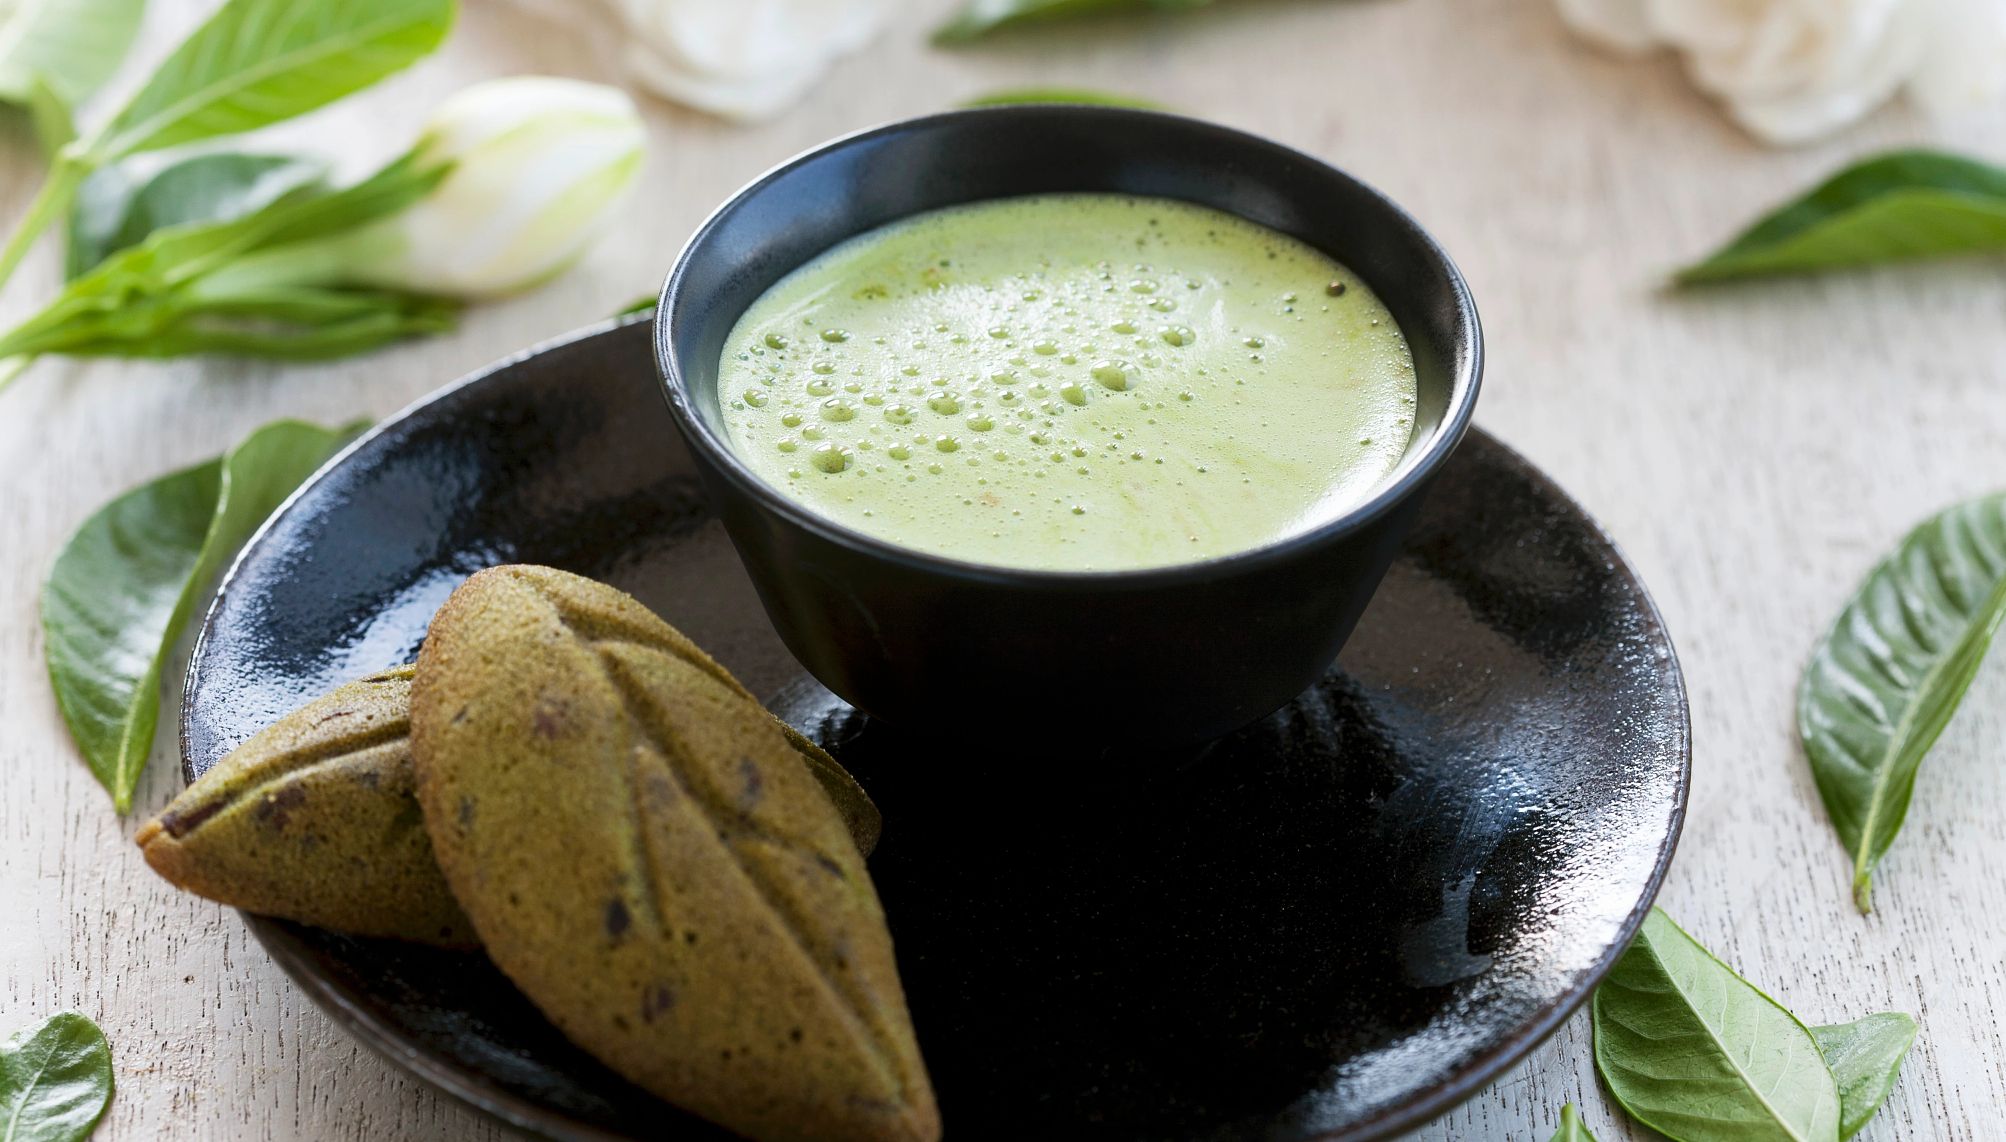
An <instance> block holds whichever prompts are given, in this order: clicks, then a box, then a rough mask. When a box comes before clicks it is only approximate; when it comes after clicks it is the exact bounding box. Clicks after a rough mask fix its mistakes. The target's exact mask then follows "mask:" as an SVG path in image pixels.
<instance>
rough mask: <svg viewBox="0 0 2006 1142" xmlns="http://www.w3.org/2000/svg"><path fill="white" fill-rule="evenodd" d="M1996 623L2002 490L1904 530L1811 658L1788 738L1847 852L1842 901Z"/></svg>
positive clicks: (1866, 890) (1891, 830)
mask: <svg viewBox="0 0 2006 1142" xmlns="http://www.w3.org/2000/svg"><path fill="white" fill-rule="evenodd" d="M2002 619H2006V493H2001V494H1997V495H1991V496H1986V497H1984V498H1982V499H1977V500H1973V501H1971V502H1969V503H1965V504H1960V505H1959V506H1957V507H1954V508H1951V509H1950V510H1949V511H1947V512H1944V513H1943V514H1942V515H1939V516H1937V517H1935V518H1933V519H1931V520H1929V521H1928V522H1926V523H1924V524H1923V525H1922V526H1920V527H1918V528H1916V529H1915V530H1914V531H1912V532H1910V533H1909V534H1908V536H1907V538H1905V539H1903V540H1902V542H1901V545H1900V546H1899V547H1897V548H1896V549H1895V550H1894V552H1893V553H1892V554H1890V555H1888V557H1887V558H1885V559H1883V560H1882V561H1881V562H1880V564H1879V565H1877V566H1876V567H1875V568H1874V569H1873V571H1872V572H1870V573H1869V574H1868V575H1867V579H1866V582H1864V583H1862V584H1861V585H1860V588H1859V590H1858V591H1856V592H1855V593H1854V595H1853V598H1852V601H1850V602H1848V603H1847V604H1846V608H1845V610H1843V611H1841V612H1840V613H1839V617H1838V619H1837V620H1836V621H1834V622H1833V624H1832V627H1831V630H1829V631H1828V632H1827V633H1826V635H1825V637H1824V639H1823V640H1821V641H1820V642H1819V643H1818V645H1817V647H1816V648H1815V649H1813V650H1812V652H1811V660H1810V662H1809V663H1808V664H1807V665H1806V666H1805V667H1804V678H1803V681H1802V682H1801V683H1800V685H1799V686H1798V690H1797V733H1798V736H1799V737H1800V738H1802V739H1803V742H1804V752H1805V755H1806V756H1807V757H1808V758H1809V759H1810V762H1811V775H1812V777H1813V778H1815V779H1816V781H1817V783H1818V793H1819V795H1820V796H1821V797H1823V798H1824V801H1825V810H1826V812H1827V813H1828V814H1829V815H1830V816H1831V818H1832V827H1833V828H1834V829H1836V830H1837V831H1838V833H1839V839H1840V840H1841V841H1843V842H1845V845H1846V851H1847V852H1849V853H1851V854H1852V855H1853V898H1854V901H1855V902H1856V903H1857V904H1858V905H1859V908H1860V911H1862V912H1866V911H1869V910H1870V909H1871V907H1872V892H1873V873H1874V867H1875V866H1876V865H1878V864H1879V863H1880V861H1881V858H1882V857H1884V856H1886V855H1887V852H1888V848H1889V847H1890V846H1892V845H1893V844H1894V841H1895V837H1896V835H1897V834H1899V833H1900V832H1901V827H1902V821H1903V819H1904V818H1905V817H1907V815H1908V806H1909V798H1910V796H1911V795H1912V794H1913V793H1914V792H1915V778H1916V771H1917V770H1918V769H1919V768H1920V767H1921V766H1922V759H1923V757H1924V756H1925V755H1927V754H1928V753H1929V750H1930V747H1931V746H1933V745H1935V744H1936V739H1937V737H1938V735H1940V734H1942V733H1943V729H1944V727H1945V726H1946V725H1948V724H1949V723H1950V719H1951V715H1953V714H1955V713H1956V712H1957V707H1958V704H1959V702H1961V701H1962V700H1963V698H1964V692H1965V691H1966V690H1968V689H1970V687H1971V681H1972V679H1973V678H1975V677H1976V676H1977V674H1978V668H1979V666H1980V664H1981V663H1983V662H1984V659H1985V652H1986V650H1987V649H1988V648H1989V647H1990V646H1991V645H1992V636H1993V634H1994V633H1995V632H1996V631H1997V630H1998V629H1999V624H2000V621H2001V620H2002Z"/></svg>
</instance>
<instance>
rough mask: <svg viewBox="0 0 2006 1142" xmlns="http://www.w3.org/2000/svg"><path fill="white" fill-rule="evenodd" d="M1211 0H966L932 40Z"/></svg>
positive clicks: (945, 40) (1177, 7) (973, 36)
mask: <svg viewBox="0 0 2006 1142" xmlns="http://www.w3.org/2000/svg"><path fill="white" fill-rule="evenodd" d="M1211 3H1212V0H967V3H965V4H963V5H962V7H961V10H960V11H959V12H956V13H955V14H954V16H953V18H951V19H950V20H948V22H947V23H946V24H943V25H942V26H941V27H940V28H939V29H938V30H936V31H935V32H934V34H933V38H934V42H935V43H942V44H957V43H966V42H967V41H969V40H974V39H979V38H981V37H982V36H986V35H988V34H989V33H990V32H993V31H995V30H996V29H998V28H1005V27H1009V26H1011V25H1013V24H1023V23H1032V22H1036V21H1041V20H1050V19H1062V18H1064V17H1068V16H1084V15H1089V14H1092V13H1097V12H1178V11H1183V10H1185V9H1187V8H1203V7H1206V6H1207V5H1209V4H1211Z"/></svg>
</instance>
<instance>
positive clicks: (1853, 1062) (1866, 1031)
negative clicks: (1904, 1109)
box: [1811, 1011, 1915, 1138]
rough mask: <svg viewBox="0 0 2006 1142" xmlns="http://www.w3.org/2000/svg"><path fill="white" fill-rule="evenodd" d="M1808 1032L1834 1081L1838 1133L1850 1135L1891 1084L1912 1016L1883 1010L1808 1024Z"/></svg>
mask: <svg viewBox="0 0 2006 1142" xmlns="http://www.w3.org/2000/svg"><path fill="white" fill-rule="evenodd" d="M1811 1035H1812V1037H1813V1038H1815V1039H1817V1040H1818V1049H1819V1050H1821V1051H1823V1052H1824V1053H1825V1065H1826V1066H1828V1067H1830V1068H1832V1079H1833V1081H1835V1082H1837V1083H1838V1084H1839V1137H1841V1138H1851V1137H1852V1136H1853V1135H1855V1134H1858V1133H1859V1132H1860V1128H1861V1127H1863V1126H1865V1125H1866V1124H1867V1123H1868V1122H1869V1121H1871V1120H1872V1119H1873V1117H1874V1115H1875V1114H1876V1113H1878V1112H1879V1111H1880V1109H1881V1104H1882V1103H1883V1102H1886V1101H1887V1099H1888V1095H1889V1093H1890V1092H1892V1091H1893V1090H1894V1089H1895V1079H1896V1078H1897V1077H1898V1076H1899V1075H1900V1074H1901V1069H1902V1060H1903V1059H1906V1058H1907V1057H1908V1049H1909V1047H1910V1046H1911V1045H1912V1044H1914V1043H1915V1020H1914V1019H1911V1018H1909V1017H1908V1016H1906V1015H1903V1014H1902V1013H1901V1012H1899V1011H1883V1012H1882V1013H1880V1014H1879V1015H1869V1016H1867V1017H1866V1018H1865V1019H1861V1020H1858V1021H1857V1022H1853V1023H1841V1024H1838V1025H1836V1026H1832V1027H1813V1028H1812V1029H1811Z"/></svg>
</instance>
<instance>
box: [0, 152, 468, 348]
mask: <svg viewBox="0 0 2006 1142" xmlns="http://www.w3.org/2000/svg"><path fill="white" fill-rule="evenodd" d="M449 169H450V168H449V167H446V166H444V165H432V166H425V165H421V162H420V160H419V159H418V158H417V157H416V156H415V155H414V154H407V155H405V156H404V157H402V158H400V159H398V160H396V161H395V162H392V163H390V164H389V165H388V166H386V167H384V168H383V169H382V170H381V171H378V172H377V173H376V174H375V175H372V176H371V177H370V178H368V179H366V180H364V181H362V182H360V183H357V184H356V185H354V186H349V187H343V188H342V189H340V190H335V191H329V192H326V193H321V192H318V191H317V190H315V189H314V188H312V187H296V188H294V189H293V190H291V191H288V192H286V193H284V194H282V195H280V197H279V198H278V199H277V200H276V201H274V202H271V203H269V204H268V205H266V206H264V207H263V208H261V209H259V210H257V211H255V212H253V213H251V214H248V215H245V216H243V217H241V218H235V219H231V220H229V221H224V222H211V223H192V224H188V225H183V226H169V227H165V228H163V229H159V230H156V231H154V232H153V233H152V234H151V235H149V236H148V237H147V239H146V240H145V241H144V242H141V243H140V244H139V245H137V246H133V247H130V248H128V249H125V250H120V251H118V252H117V253H114V254H112V255H111V256H110V257H108V258H106V259H105V260H104V262H103V263H101V264H100V265H98V266H97V267H96V268H94V269H92V270H91V271H89V272H88V273H86V274H84V275H83V276H81V277H79V278H77V279H76V280H74V281H72V282H70V283H69V284H68V285H66V286H65V287H64V288H63V292H62V293H61V294H59V295H58V296H57V297H56V299H55V300H54V301H53V302H51V303H50V304H49V305H48V306H47V307H46V308H44V309H43V310H42V311H41V312H40V313H37V314H35V315H34V316H32V317H30V318H28V319H27V320H26V321H24V322H22V323H21V324H20V325H18V326H16V327H15V328H14V329H12V330H10V331H9V332H8V333H6V334H5V335H4V336H0V358H7V357H17V356H23V355H32V354H40V353H71V354H100V355H121V356H135V355H146V356H161V355H163V353H162V352H161V351H155V352H150V353H144V354H141V353H138V352H136V351H135V346H137V345H138V344H139V343H140V342H143V341H145V340H146V339H148V338H154V337H163V338H164V337H166V335H167V333H168V331H169V330H171V329H174V328H176V327H183V326H186V325H187V324H189V323H190V322H193V321H199V320H200V319H201V318H202V316H203V313H204V310H205V308H209V307H216V306H227V305H228V304H229V303H230V302H231V301H232V300H233V299H236V298H239V297H242V296H244V295H246V294H263V293H266V292H268V291H270V290H273V289H276V288H279V287H281V286H288V287H295V288H314V287H326V286H330V285H338V284H339V283H340V279H341V278H342V277H343V268H342V266H341V264H340V262H339V260H338V259H335V258H331V257H328V256H327V255H329V254H330V253H331V251H330V249H329V248H328V247H327V246H326V245H325V244H321V243H320V240H321V239H331V238H333V237H335V236H337V235H340V234H344V233H347V232H349V231H351V230H355V229H357V228H359V227H361V226H363V225H364V224H366V223H369V222H373V221H375V220H376V219H378V218H383V217H387V216H389V215H391V214H395V213H396V212H398V211H400V210H403V209H404V208H405V207H407V206H409V205H411V204H412V203H413V202H416V201H417V200H418V199H420V198H422V197H424V196H425V194H426V193H427V192H429V191H430V190H431V189H432V188H433V187H434V186H436V185H437V184H438V182H439V180H440V179H441V178H443V177H445V174H446V172H447V171H448V170H449ZM375 296H377V297H385V296H391V295H385V294H382V293H380V292H378V293H376V294H375ZM395 296H396V297H398V298H399V301H398V305H397V308H404V309H408V308H410V306H411V304H412V302H411V301H410V295H395ZM440 304H443V303H438V302H432V303H430V316H431V317H432V318H436V317H437V316H438V313H439V306H440ZM378 308H379V309H382V308H384V307H381V306H379V307H378ZM378 324H379V326H380V325H381V321H380V319H379V322H378ZM377 343H380V341H379V342H377ZM179 351H180V352H192V351H194V350H191V349H187V348H182V349H180V350H179Z"/></svg>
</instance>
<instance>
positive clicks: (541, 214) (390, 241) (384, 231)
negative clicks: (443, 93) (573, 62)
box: [349, 76, 646, 298]
mask: <svg viewBox="0 0 2006 1142" xmlns="http://www.w3.org/2000/svg"><path fill="white" fill-rule="evenodd" d="M645 141H646V132H645V130H644V129H643V127H642V124H641V118H640V115H639V113H638V112H637V111H636V110H635V108H634V102H633V100H631V99H629V98H628V97H627V95H626V93H625V92H622V91H620V90H619V89H617V88H612V87H605V86H602V85H600V84H596V83H585V82H582V81H579V80H575V79H554V78H550V77H545V76H519V77H516V78H513V79H497V80H491V81H489V82H486V83H478V84H475V85H474V86H472V87H469V88H467V89H466V90H464V91H462V92H460V93H459V94H457V95H455V96H453V97H452V98H451V99H448V100H447V101H446V102H445V103H444V104H442V105H441V106H440V107H439V109H438V111H437V112H435V113H434V114H433V116H432V118H431V120H430V122H429V123H428V124H427V126H426V129H425V133H424V135H423V136H422V138H421V139H420V141H419V143H418V151H419V154H420V155H421V156H422V158H423V159H424V160H426V161H428V162H440V161H449V162H451V163H452V164H453V167H452V171H451V173H449V174H447V175H446V178H445V180H444V181H443V182H441V183H440V184H439V185H438V186H437V187H436V188H434V189H433V190H432V192H431V193H430V194H428V195H426V196H425V197H424V198H422V199H420V200H419V201H418V202H416V203H415V204H413V205H412V206H411V207H410V208H409V209H407V210H404V211H401V212H400V213H398V214H396V215H393V216H392V217H390V218H387V219H385V220H383V221H382V222H380V223H377V224H376V225H375V226H374V227H372V228H371V230H370V231H369V232H367V233H366V234H363V235H357V236H355V237H354V238H353V239H351V244H350V247H349V248H350V249H351V250H354V251H358V252H359V256H358V257H357V258H356V259H355V260H354V263H353V264H354V265H355V268H356V271H355V277H356V278H357V279H358V280H359V281H361V282H363V283H366V284H371V285H382V286H391V287H394V288H398V289H407V290H414V291H417V292H420V293H430V294H441V295H445V296H449V297H465V298H475V297H493V296H496V295H500V294H507V293H515V292H517V291H519V290H523V289H527V288H529V287H531V286H534V285H538V284H540V283H542V282H543V281H545V280H547V279H549V278H551V277H553V276H554V275H556V274H557V273H559V272H560V271H562V270H563V269H565V268H566V267H567V266H569V265H570V264H571V263H572V262H573V261H575V260H577V259H578V257H579V256H580V255H581V254H583V253H584V252H585V250H586V248H587V247H588V246H590V245H591V243H592V241H593V240H594V239H595V238H597V237H598V235H599V232H600V230H601V229H602V227H603V225H604V223H605V222H606V220H607V218H608V216H609V215H610V214H611V212H612V209H613V207H614V206H616V205H617V204H618V203H619V202H620V200H621V199H622V198H624V197H625V196H626V193H627V191H628V190H629V189H630V188H631V187H632V186H633V183H634V180H635V177H636V176H637V175H638V174H639V173H640V168H641V160H642V156H643V148H644V144H645ZM363 251H366V254H361V253H360V252H363Z"/></svg>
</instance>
